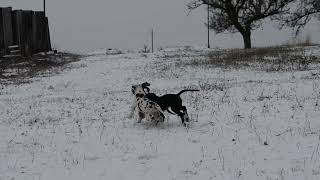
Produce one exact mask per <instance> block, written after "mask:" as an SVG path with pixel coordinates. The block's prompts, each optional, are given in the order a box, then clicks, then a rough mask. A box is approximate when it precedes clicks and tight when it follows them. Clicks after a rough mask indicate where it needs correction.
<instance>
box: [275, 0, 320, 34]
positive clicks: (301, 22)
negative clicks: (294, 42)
mask: <svg viewBox="0 0 320 180" xmlns="http://www.w3.org/2000/svg"><path fill="white" fill-rule="evenodd" d="M313 17H318V19H319V20H320V0H298V2H297V3H295V6H293V7H292V8H291V13H290V14H286V15H283V16H280V18H278V19H279V20H280V21H281V22H282V24H281V25H282V26H281V27H291V28H293V29H294V32H295V34H296V35H298V34H299V33H300V31H301V29H302V28H304V27H305V25H306V24H307V23H308V22H309V21H310V20H311V19H312V18H313Z"/></svg>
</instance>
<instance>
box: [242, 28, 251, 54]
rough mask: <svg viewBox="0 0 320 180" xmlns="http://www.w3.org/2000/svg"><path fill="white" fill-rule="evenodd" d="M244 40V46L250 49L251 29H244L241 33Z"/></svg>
mask: <svg viewBox="0 0 320 180" xmlns="http://www.w3.org/2000/svg"><path fill="white" fill-rule="evenodd" d="M241 35H242V37H243V42H244V48H245V49H250V48H251V30H246V31H244V32H243V33H241Z"/></svg>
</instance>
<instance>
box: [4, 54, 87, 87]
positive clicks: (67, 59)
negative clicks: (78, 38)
mask: <svg viewBox="0 0 320 180" xmlns="http://www.w3.org/2000/svg"><path fill="white" fill-rule="evenodd" d="M80 58H81V56H80V55H77V54H72V53H64V52H62V53H57V54H42V53H39V54H36V55H34V56H32V57H30V58H24V57H8V58H0V83H1V84H20V83H27V82H29V81H30V80H31V78H33V77H37V76H50V75H52V74H57V73H59V72H61V71H62V70H63V69H65V68H67V66H66V65H67V64H69V63H71V62H75V61H79V60H80Z"/></svg>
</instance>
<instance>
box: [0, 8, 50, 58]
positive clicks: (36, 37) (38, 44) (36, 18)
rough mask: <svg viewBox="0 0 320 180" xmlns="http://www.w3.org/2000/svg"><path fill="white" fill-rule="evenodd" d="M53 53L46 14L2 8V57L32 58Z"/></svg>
mask: <svg viewBox="0 0 320 180" xmlns="http://www.w3.org/2000/svg"><path fill="white" fill-rule="evenodd" d="M48 51H51V42H50V32H49V23H48V18H47V17H45V14H44V12H42V11H41V12H39V11H23V10H14V11H13V10H12V8H11V7H8V8H1V7H0V56H4V55H10V54H14V53H17V52H18V53H19V54H20V55H22V56H31V55H33V54H35V53H39V52H48Z"/></svg>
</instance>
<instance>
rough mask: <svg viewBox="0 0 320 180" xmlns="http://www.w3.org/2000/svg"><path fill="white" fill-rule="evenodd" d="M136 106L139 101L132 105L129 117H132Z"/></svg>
mask: <svg viewBox="0 0 320 180" xmlns="http://www.w3.org/2000/svg"><path fill="white" fill-rule="evenodd" d="M136 107H137V103H134V104H133V105H132V106H131V108H130V114H129V115H128V118H129V119H132V117H133V114H134V111H135V109H136Z"/></svg>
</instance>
